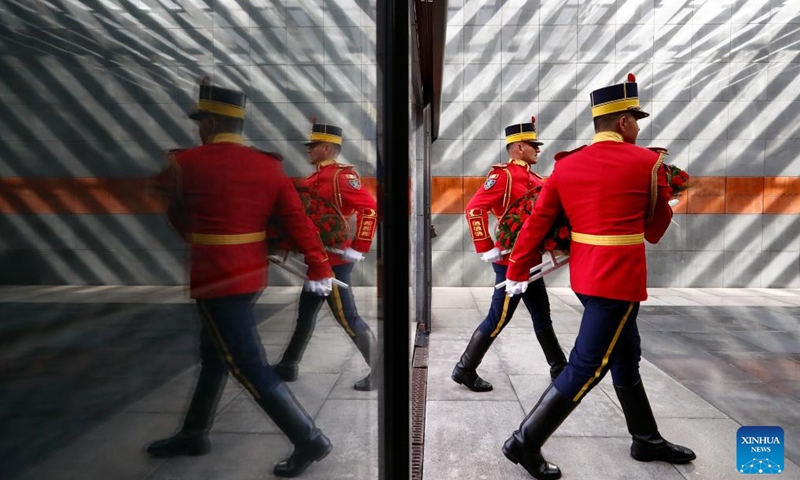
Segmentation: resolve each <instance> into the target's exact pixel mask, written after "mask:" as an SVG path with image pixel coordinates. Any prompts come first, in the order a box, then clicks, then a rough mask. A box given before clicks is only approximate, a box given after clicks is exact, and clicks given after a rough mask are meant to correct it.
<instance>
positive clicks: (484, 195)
mask: <svg viewBox="0 0 800 480" xmlns="http://www.w3.org/2000/svg"><path fill="white" fill-rule="evenodd" d="M497 170H498V169H493V170H492V171H491V172H489V175H488V176H487V177H486V181H485V182H484V183H483V186H481V187H480V188H478V190H477V191H476V192H475V194H474V195H473V196H472V198H471V199H470V200H469V202H468V203H467V206H466V208H465V209H464V213H465V215H466V217H467V224H468V225H469V233H470V235H471V236H472V243H473V244H474V245H475V251H476V252H478V253H484V252H488V251H490V250H491V249H493V248H494V240H492V236H491V235H490V234H489V212H490V211H491V210H492V207H493V206H495V205H498V204H501V203H502V201H503V195H504V194H505V190H506V183H507V182H508V179H507V176H506V174H505V172H499V173H498V171H497ZM487 187H488V188H487Z"/></svg>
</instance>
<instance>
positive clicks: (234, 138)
mask: <svg viewBox="0 0 800 480" xmlns="http://www.w3.org/2000/svg"><path fill="white" fill-rule="evenodd" d="M210 143H236V144H238V145H244V138H243V137H242V136H241V135H239V134H238V133H218V134H216V135H214V136H213V137H212V138H211V142H210Z"/></svg>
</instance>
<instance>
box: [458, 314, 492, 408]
mask: <svg viewBox="0 0 800 480" xmlns="http://www.w3.org/2000/svg"><path fill="white" fill-rule="evenodd" d="M492 343H494V338H492V337H490V336H489V335H486V334H484V333H483V332H481V331H480V329H476V330H475V332H474V333H473V334H472V338H470V340H469V344H468V345H467V349H466V350H464V353H463V354H462V355H461V360H459V362H458V363H457V364H456V366H455V368H454V369H453V373H452V374H451V375H450V378H452V379H453V381H454V382H456V383H458V384H459V385H464V386H465V387H467V388H469V389H470V390H472V391H473V392H488V391H490V390H491V389H492V388H493V387H492V384H491V383H489V382H487V381H486V380H484V379H482V378H481V377H480V376H478V372H477V371H476V369H477V368H478V365H480V364H481V361H483V356H484V355H486V351H487V350H489V347H491V346H492Z"/></svg>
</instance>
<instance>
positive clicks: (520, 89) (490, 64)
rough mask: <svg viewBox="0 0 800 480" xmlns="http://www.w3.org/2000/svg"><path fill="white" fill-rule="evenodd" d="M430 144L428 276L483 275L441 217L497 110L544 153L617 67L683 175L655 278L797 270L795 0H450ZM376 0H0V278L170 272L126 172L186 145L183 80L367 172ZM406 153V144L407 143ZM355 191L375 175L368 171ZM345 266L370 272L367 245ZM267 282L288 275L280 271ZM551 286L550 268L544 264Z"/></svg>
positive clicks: (298, 152) (682, 280) (463, 279)
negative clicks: (325, 135)
mask: <svg viewBox="0 0 800 480" xmlns="http://www.w3.org/2000/svg"><path fill="white" fill-rule="evenodd" d="M449 5H450V7H449V8H450V17H449V24H448V34H447V47H446V48H447V50H446V58H445V78H444V93H443V97H444V105H443V110H442V124H441V131H440V137H439V139H438V140H437V141H436V142H435V143H434V145H433V156H434V159H433V175H434V181H433V190H434V192H433V199H434V200H433V205H432V209H433V212H434V219H433V222H434V224H435V225H436V226H437V230H438V232H439V234H440V235H439V237H438V238H436V239H435V240H434V243H433V249H434V284H435V285H452V286H461V285H487V284H489V283H490V282H491V280H492V278H491V271H490V269H488V268H487V267H486V265H485V264H483V263H481V262H480V260H479V259H478V257H477V255H475V254H474V252H473V250H472V246H471V244H470V241H469V236H468V233H467V231H466V225H465V223H464V221H463V219H462V217H461V215H460V212H461V211H462V209H463V205H464V203H465V201H466V199H468V197H469V195H471V194H472V192H474V191H475V189H476V188H478V187H479V186H480V184H481V182H482V176H483V175H484V174H485V172H486V170H487V168H488V166H489V165H491V164H492V163H496V162H499V161H503V159H504V155H503V154H504V150H503V140H502V128H503V127H504V126H505V125H506V124H509V123H512V122H518V121H520V120H521V119H525V118H527V117H529V116H530V115H536V117H537V118H538V119H539V128H540V136H541V138H542V139H543V140H544V141H545V142H546V144H545V146H544V149H543V155H542V161H541V163H540V165H538V166H537V170H538V172H539V173H541V174H544V175H547V174H548V173H549V172H550V170H551V169H552V165H553V161H552V156H553V154H554V153H555V152H557V151H559V150H566V149H572V148H575V147H577V146H578V145H581V144H584V143H586V142H587V141H588V140H589V139H590V138H591V133H592V132H591V122H590V115H589V107H588V101H587V98H588V92H589V91H591V90H592V89H594V88H597V87H598V86H603V85H607V84H611V83H616V82H618V81H620V79H622V78H624V75H625V74H627V72H629V71H632V72H634V73H635V74H636V75H637V78H638V80H639V84H640V89H641V97H642V101H643V104H644V106H645V108H647V109H649V110H650V111H651V112H652V113H653V116H652V117H650V118H649V119H648V120H646V121H643V122H642V132H641V135H640V141H641V143H643V144H648V145H658V146H663V147H666V148H668V149H669V150H670V159H671V161H673V162H674V163H676V164H677V165H679V166H681V167H682V168H686V169H687V170H688V171H689V172H690V173H691V174H692V175H693V176H694V178H695V188H694V189H693V190H690V191H689V194H688V196H687V197H686V198H685V202H683V203H682V204H681V205H680V206H679V208H678V212H679V215H678V217H677V218H676V221H677V222H678V224H679V225H680V226H679V227H673V228H671V229H670V231H669V232H668V234H667V236H666V238H665V239H664V241H663V242H662V244H660V245H658V246H655V247H653V248H651V249H650V258H651V267H652V268H651V283H652V284H653V285H663V286H676V287H680V286H753V287H760V286H765V287H769V286H784V287H797V286H800V217H798V213H800V200H799V199H800V184H799V183H798V181H799V180H798V172H800V160H798V155H797V153H796V152H798V151H800V148H798V147H800V122H798V115H799V114H798V112H800V108H798V107H800V99H798V94H800V82H799V81H798V80H797V78H798V75H797V72H798V67H800V3H798V2H792V1H788V0H786V1H778V0H774V1H765V0H761V1H753V0H748V1H746V2H745V1H740V0H735V1H734V0H714V1H711V0H709V1H697V0H674V1H673V0H669V1H666V0H660V1H656V0H629V1H621V0H620V1H614V0H592V1H579V0H541V1H536V0H507V1H489V0H477V1H470V2H467V1H464V0H450V1H449ZM373 12H374V1H373V2H365V1H361V0H346V1H338V0H336V1H334V0H258V1H252V2H242V1H239V0H217V1H214V2H212V1H210V0H180V1H173V2H163V1H160V0H136V1H134V0H122V1H117V2H106V1H102V0H87V1H81V2H69V3H68V2H34V3H33V4H30V2H23V1H21V0H11V1H8V2H3V5H2V8H0V53H1V54H0V68H2V70H3V72H4V75H3V76H2V78H0V102H2V105H3V106H4V107H6V108H5V109H4V110H5V111H6V112H8V113H7V114H6V115H4V116H3V117H2V118H0V231H2V235H0V266H2V267H0V283H34V284H35V283H47V284H51V283H54V284H59V283H76V284H84V283H89V284H95V283H100V284H105V283H111V284H115V283H123V284H176V283H181V282H183V281H184V278H185V272H184V269H185V253H184V251H183V247H182V245H181V244H180V243H179V242H177V240H176V239H175V238H174V236H173V234H172V232H171V231H170V229H169V227H168V226H167V225H166V223H165V222H164V220H163V218H162V215H161V209H162V206H161V205H159V204H158V202H157V201H155V200H154V199H152V198H149V197H148V196H147V194H146V192H145V190H144V189H143V182H144V179H145V178H146V177H147V176H148V175H150V174H152V173H154V172H156V171H157V170H158V169H159V168H160V167H161V166H162V165H163V156H162V153H161V152H162V151H163V150H164V149H166V148H172V147H176V146H188V145H192V144H194V143H196V139H195V133H194V132H193V124H192V123H191V122H189V121H187V120H186V119H185V118H184V114H185V112H186V111H187V110H188V109H190V108H191V106H192V104H193V102H194V95H195V91H196V81H197V78H199V77H200V76H202V75H211V76H212V78H213V79H214V81H215V83H217V84H221V85H226V86H238V87H240V88H243V89H245V90H247V91H248V93H249V94H250V99H251V108H250V116H249V119H248V124H247V131H246V133H247V136H248V137H249V139H250V140H251V141H252V142H253V143H254V144H255V145H256V146H259V147H262V148H266V149H272V150H277V151H280V152H282V153H284V154H285V156H286V157H287V160H286V162H285V165H286V170H287V172H288V173H289V174H290V175H294V176H302V175H304V174H306V173H308V172H309V167H308V165H307V164H306V162H305V155H304V152H303V150H302V146H301V142H302V140H303V139H304V138H305V135H306V131H307V126H308V122H309V118H310V117H311V116H314V115H315V116H317V117H318V118H320V119H325V120H327V121H331V122H335V123H339V124H341V125H343V126H344V127H345V132H346V137H347V138H346V142H345V148H344V152H343V158H344V160H345V161H347V162H349V163H353V164H355V165H356V166H357V167H358V168H359V170H360V171H361V172H362V173H363V174H364V175H366V176H368V177H369V176H374V172H375V153H374V151H375V132H376V125H375V118H376V115H375V103H374V101H375V90H376V71H375V53H374V52H375V50H374V49H375V38H376V32H375V21H374V13H373ZM418 156H419V155H417V157H418ZM373 188H374V187H373ZM356 273H357V279H358V280H357V281H358V282H359V283H362V284H371V283H373V282H374V252H372V253H371V254H370V257H369V261H368V262H366V263H362V264H360V265H359V267H358V269H357V271H356ZM273 279H274V280H275V281H276V282H277V283H284V282H286V281H287V280H286V279H285V278H284V277H282V276H281V274H280V273H279V272H276V273H275V276H274V278H273ZM550 283H551V284H554V285H567V278H566V276H565V275H563V273H557V274H555V275H554V276H552V277H550Z"/></svg>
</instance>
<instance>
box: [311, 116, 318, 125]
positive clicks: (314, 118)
mask: <svg viewBox="0 0 800 480" xmlns="http://www.w3.org/2000/svg"><path fill="white" fill-rule="evenodd" d="M316 123H317V117H311V124H312V125H315V124H316Z"/></svg>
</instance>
